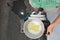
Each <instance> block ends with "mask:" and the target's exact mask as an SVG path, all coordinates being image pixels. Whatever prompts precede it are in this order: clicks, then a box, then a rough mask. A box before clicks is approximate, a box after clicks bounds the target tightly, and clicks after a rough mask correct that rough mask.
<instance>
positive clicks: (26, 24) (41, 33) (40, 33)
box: [23, 19, 45, 39]
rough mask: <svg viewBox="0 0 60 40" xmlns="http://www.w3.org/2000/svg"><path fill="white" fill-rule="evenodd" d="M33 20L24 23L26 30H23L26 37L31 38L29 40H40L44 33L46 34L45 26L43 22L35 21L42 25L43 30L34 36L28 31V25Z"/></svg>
mask: <svg viewBox="0 0 60 40" xmlns="http://www.w3.org/2000/svg"><path fill="white" fill-rule="evenodd" d="M31 21H32V20H30V19H29V20H27V21H26V22H25V23H24V28H23V30H24V33H25V35H26V36H27V37H29V38H31V39H37V38H40V37H41V36H42V35H43V33H44V30H45V29H44V24H43V22H42V21H39V20H35V21H37V22H39V23H40V25H41V30H40V31H39V32H38V34H36V35H34V34H32V33H30V32H29V30H28V24H29V22H31Z"/></svg>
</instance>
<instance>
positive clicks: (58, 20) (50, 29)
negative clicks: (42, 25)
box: [46, 14, 60, 35]
mask: <svg viewBox="0 0 60 40" xmlns="http://www.w3.org/2000/svg"><path fill="white" fill-rule="evenodd" d="M57 24H60V14H59V15H58V17H57V18H56V19H55V20H54V22H53V23H52V24H50V25H49V26H48V28H47V34H46V35H50V34H51V33H52V32H53V28H54V27H55V26H56V25H57ZM48 33H49V34H48Z"/></svg>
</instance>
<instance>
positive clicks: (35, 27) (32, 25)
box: [29, 22, 40, 32]
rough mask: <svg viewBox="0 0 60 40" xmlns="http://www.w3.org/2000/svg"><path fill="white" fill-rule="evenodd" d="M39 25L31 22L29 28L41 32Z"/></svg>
mask: <svg viewBox="0 0 60 40" xmlns="http://www.w3.org/2000/svg"><path fill="white" fill-rule="evenodd" d="M39 28H40V27H39V25H37V24H35V23H32V22H31V23H29V29H30V30H33V31H34V32H39Z"/></svg>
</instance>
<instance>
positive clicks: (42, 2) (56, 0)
mask: <svg viewBox="0 0 60 40" xmlns="http://www.w3.org/2000/svg"><path fill="white" fill-rule="evenodd" d="M29 3H30V5H31V6H32V9H33V10H34V11H36V12H37V11H38V10H39V8H43V9H44V12H46V13H47V12H52V11H56V10H59V9H60V6H59V5H60V0H29ZM57 24H60V13H59V15H58V17H57V18H56V19H55V20H54V22H52V23H51V24H50V25H49V26H48V28H47V32H46V36H47V35H50V34H51V33H52V32H53V28H54V27H55V26H56V25H57ZM48 33H49V34H48Z"/></svg>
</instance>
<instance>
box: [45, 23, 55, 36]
mask: <svg viewBox="0 0 60 40" xmlns="http://www.w3.org/2000/svg"><path fill="white" fill-rule="evenodd" d="M53 28H54V24H50V25H49V26H48V28H47V33H46V36H48V35H50V34H51V33H52V32H53Z"/></svg>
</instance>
